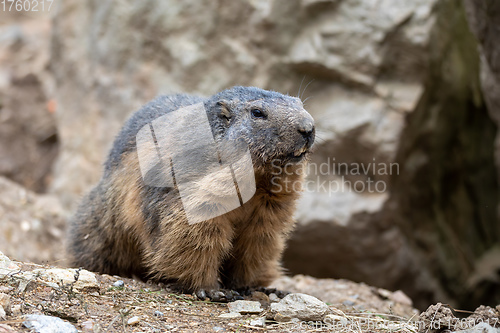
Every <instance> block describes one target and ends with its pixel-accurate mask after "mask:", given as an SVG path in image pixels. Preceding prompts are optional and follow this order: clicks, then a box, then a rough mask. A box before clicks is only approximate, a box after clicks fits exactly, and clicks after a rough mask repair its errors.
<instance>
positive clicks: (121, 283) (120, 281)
mask: <svg viewBox="0 0 500 333" xmlns="http://www.w3.org/2000/svg"><path fill="white" fill-rule="evenodd" d="M123 286H125V282H123V280H118V281H116V282H115V283H113V287H118V288H123Z"/></svg>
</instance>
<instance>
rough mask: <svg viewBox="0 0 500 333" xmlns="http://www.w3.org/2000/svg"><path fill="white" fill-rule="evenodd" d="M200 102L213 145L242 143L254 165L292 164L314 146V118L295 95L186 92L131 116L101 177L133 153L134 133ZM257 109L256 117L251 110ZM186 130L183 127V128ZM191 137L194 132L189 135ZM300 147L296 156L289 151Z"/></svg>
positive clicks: (254, 90) (253, 91)
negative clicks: (303, 150)
mask: <svg viewBox="0 0 500 333" xmlns="http://www.w3.org/2000/svg"><path fill="white" fill-rule="evenodd" d="M200 102H203V104H204V106H205V109H206V112H207V116H208V119H209V122H210V125H211V128H212V132H213V135H214V138H215V140H216V141H217V142H223V141H226V142H228V141H229V142H230V141H233V142H235V141H237V140H244V141H245V142H246V143H247V144H248V146H249V149H250V152H251V155H252V160H253V162H254V164H256V165H259V166H263V167H264V166H266V165H269V164H270V162H271V160H273V159H279V160H280V161H281V163H283V164H284V163H288V162H297V161H299V160H300V159H302V157H304V156H305V155H306V154H307V153H308V151H309V149H310V147H311V145H312V143H313V142H314V120H313V118H312V117H311V115H309V113H307V112H306V111H305V110H304V107H303V104H302V101H301V100H300V99H299V98H297V97H292V96H287V95H283V94H280V93H278V92H273V91H268V90H263V89H259V88H255V87H241V86H237V87H233V88H230V89H227V90H224V91H222V92H220V93H217V94H215V95H213V96H211V97H209V98H202V97H198V96H192V95H187V94H178V95H169V96H159V97H157V98H156V99H154V100H153V101H151V102H150V103H148V104H146V105H145V106H143V107H142V108H141V109H140V110H139V111H138V112H136V113H134V114H133V115H132V117H131V118H130V119H129V120H128V121H127V123H126V124H125V126H124V127H123V128H122V130H121V132H120V133H119V134H118V136H117V138H116V140H115V144H114V146H113V148H112V150H111V152H110V156H109V158H108V160H107V162H106V164H105V169H106V172H105V175H106V174H107V173H108V172H109V171H110V170H112V169H114V168H115V167H116V166H117V165H119V162H120V157H121V155H122V154H123V153H124V152H127V151H133V150H135V149H136V146H135V138H136V135H137V133H138V131H139V130H140V129H141V128H142V127H143V126H145V125H147V124H148V123H151V122H152V121H153V120H155V119H157V118H159V117H161V116H163V115H165V114H167V113H169V112H172V111H175V110H178V109H180V108H182V107H185V106H188V105H192V104H196V103H200ZM255 110H258V111H260V112H261V115H262V117H255V116H254V115H253V114H252V112H255ZM186 130H187V131H188V130H189V129H186ZM193 135H194V138H196V133H193ZM304 148H306V149H307V151H306V152H305V153H304V154H302V155H301V156H299V157H296V156H294V152H297V151H299V150H301V149H304Z"/></svg>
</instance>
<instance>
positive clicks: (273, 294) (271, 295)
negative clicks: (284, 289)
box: [269, 293, 280, 303]
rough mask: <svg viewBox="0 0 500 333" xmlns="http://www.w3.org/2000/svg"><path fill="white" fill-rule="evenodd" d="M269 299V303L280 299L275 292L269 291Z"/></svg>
mask: <svg viewBox="0 0 500 333" xmlns="http://www.w3.org/2000/svg"><path fill="white" fill-rule="evenodd" d="M269 301H270V302H271V303H276V302H279V301H280V298H279V297H278V295H276V294H275V293H270V294H269Z"/></svg>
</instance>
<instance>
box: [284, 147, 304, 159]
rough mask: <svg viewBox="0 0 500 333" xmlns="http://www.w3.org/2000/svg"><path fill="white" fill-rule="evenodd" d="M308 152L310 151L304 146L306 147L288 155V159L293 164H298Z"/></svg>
mask: <svg viewBox="0 0 500 333" xmlns="http://www.w3.org/2000/svg"><path fill="white" fill-rule="evenodd" d="M308 151H309V149H307V146H304V147H302V148H300V149H298V150H296V151H294V152H293V153H290V154H288V158H289V159H290V160H291V161H292V162H298V161H300V160H302V158H304V157H305V156H306V154H307V152H308Z"/></svg>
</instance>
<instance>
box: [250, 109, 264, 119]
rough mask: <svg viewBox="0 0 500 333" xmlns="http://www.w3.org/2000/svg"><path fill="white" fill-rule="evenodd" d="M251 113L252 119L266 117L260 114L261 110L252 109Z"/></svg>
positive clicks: (262, 113)
mask: <svg viewBox="0 0 500 333" xmlns="http://www.w3.org/2000/svg"><path fill="white" fill-rule="evenodd" d="M251 113H252V116H253V117H254V118H266V115H265V114H264V112H262V110H259V109H252V111H251Z"/></svg>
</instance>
